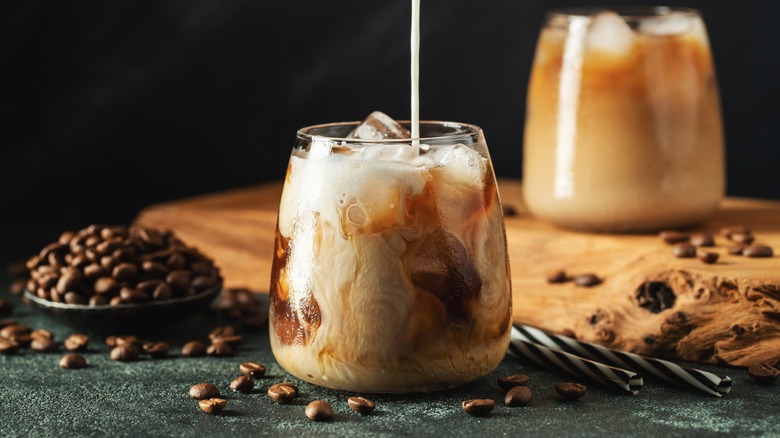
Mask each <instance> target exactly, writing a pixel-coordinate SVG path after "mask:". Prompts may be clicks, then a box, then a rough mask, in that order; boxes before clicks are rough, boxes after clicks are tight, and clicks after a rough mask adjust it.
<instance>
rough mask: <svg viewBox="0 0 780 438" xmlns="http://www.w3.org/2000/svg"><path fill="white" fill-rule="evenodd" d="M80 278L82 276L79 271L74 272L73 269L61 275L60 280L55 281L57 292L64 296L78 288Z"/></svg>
mask: <svg viewBox="0 0 780 438" xmlns="http://www.w3.org/2000/svg"><path fill="white" fill-rule="evenodd" d="M82 278H83V275H82V274H81V273H80V272H79V271H76V270H75V268H71V270H69V271H66V272H65V273H63V274H62V276H61V277H60V279H59V280H57V286H56V287H57V292H59V293H61V294H64V293H66V292H68V291H69V290H73V289H75V288H76V287H78V286H79V283H81V280H82Z"/></svg>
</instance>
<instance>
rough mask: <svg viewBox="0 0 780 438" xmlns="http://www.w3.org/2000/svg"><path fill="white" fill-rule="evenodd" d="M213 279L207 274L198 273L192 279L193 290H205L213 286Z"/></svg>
mask: <svg viewBox="0 0 780 438" xmlns="http://www.w3.org/2000/svg"><path fill="white" fill-rule="evenodd" d="M214 284H216V283H215V280H214V279H213V278H211V277H209V276H206V275H198V276H197V277H195V278H193V279H192V287H194V288H195V290H198V291H205V290H208V289H210V288H212V287H213V286H214Z"/></svg>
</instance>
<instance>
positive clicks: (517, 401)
mask: <svg viewBox="0 0 780 438" xmlns="http://www.w3.org/2000/svg"><path fill="white" fill-rule="evenodd" d="M533 398H534V393H533V391H531V388H529V387H527V386H515V387H514V388H512V389H510V390H509V391H507V393H506V396H504V404H505V405H506V406H511V407H518V406H528V403H531V400H533Z"/></svg>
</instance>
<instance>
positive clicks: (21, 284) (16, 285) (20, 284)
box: [9, 278, 27, 295]
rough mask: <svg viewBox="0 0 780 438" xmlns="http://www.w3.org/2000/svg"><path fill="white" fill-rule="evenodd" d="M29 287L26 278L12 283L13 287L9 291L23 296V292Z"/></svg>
mask: <svg viewBox="0 0 780 438" xmlns="http://www.w3.org/2000/svg"><path fill="white" fill-rule="evenodd" d="M26 286H27V280H26V279H24V278H20V279H18V280H14V281H13V282H11V286H10V287H9V290H10V291H11V293H12V294H14V295H21V294H22V292H24V288H25V287H26Z"/></svg>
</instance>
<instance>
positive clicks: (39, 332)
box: [30, 329, 54, 341]
mask: <svg viewBox="0 0 780 438" xmlns="http://www.w3.org/2000/svg"><path fill="white" fill-rule="evenodd" d="M30 337H32V338H44V339H48V340H50V341H53V340H54V333H52V332H50V331H48V330H46V329H35V330H33V331H31V332H30Z"/></svg>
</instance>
